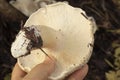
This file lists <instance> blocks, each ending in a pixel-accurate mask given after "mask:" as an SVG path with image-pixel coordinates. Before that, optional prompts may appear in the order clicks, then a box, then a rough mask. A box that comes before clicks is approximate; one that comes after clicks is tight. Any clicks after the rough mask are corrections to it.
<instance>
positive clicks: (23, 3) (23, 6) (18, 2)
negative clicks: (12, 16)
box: [10, 0, 56, 16]
mask: <svg viewBox="0 0 120 80" xmlns="http://www.w3.org/2000/svg"><path fill="white" fill-rule="evenodd" d="M55 2H56V1H55V0H11V1H10V4H11V5H12V6H13V7H15V8H16V9H18V10H19V11H21V12H22V13H23V14H25V15H26V16H30V15H31V14H32V13H33V12H35V11H36V10H38V9H39V8H41V7H44V6H45V5H47V4H52V3H55Z"/></svg>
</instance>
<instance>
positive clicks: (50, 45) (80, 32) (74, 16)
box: [11, 2, 94, 80]
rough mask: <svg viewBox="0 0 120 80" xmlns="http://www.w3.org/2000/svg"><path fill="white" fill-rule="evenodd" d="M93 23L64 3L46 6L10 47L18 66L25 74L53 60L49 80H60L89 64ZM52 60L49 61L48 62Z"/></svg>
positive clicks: (78, 9) (28, 21)
mask: <svg viewBox="0 0 120 80" xmlns="http://www.w3.org/2000/svg"><path fill="white" fill-rule="evenodd" d="M93 35H94V21H92V20H91V19H90V18H89V17H88V16H87V15H86V14H85V12H84V11H83V10H82V9H80V8H74V7H72V6H70V5H68V4H66V3H62V2H59V3H55V4H51V5H47V6H46V7H44V8H41V9H39V10H38V11H36V12H35V13H33V14H32V15H31V16H30V17H29V19H28V20H27V22H26V23H25V25H24V27H23V28H22V29H21V30H20V32H19V34H18V35H17V37H16V40H15V42H13V44H12V47H11V52H12V55H13V56H14V57H15V58H17V60H18V65H19V66H20V68H21V69H22V70H24V71H25V72H27V73H28V74H29V73H31V71H32V70H33V69H34V68H35V67H36V65H38V64H42V63H44V61H45V58H46V56H48V57H49V58H50V59H51V56H53V57H54V58H55V60H56V61H55V70H54V71H53V72H52V74H51V75H49V79H51V80H63V79H64V78H65V77H66V76H68V75H70V74H71V73H72V72H74V71H76V70H78V69H79V68H80V67H81V68H82V67H83V66H84V65H85V64H86V63H87V62H88V60H89V58H90V56H91V53H92V49H93V46H92V45H93V43H94V36H93ZM51 60H52V59H51Z"/></svg>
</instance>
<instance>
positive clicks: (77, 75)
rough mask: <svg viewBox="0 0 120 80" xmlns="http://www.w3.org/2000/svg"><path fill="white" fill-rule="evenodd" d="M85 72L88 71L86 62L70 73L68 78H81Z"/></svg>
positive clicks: (70, 79) (72, 79)
mask: <svg viewBox="0 0 120 80" xmlns="http://www.w3.org/2000/svg"><path fill="white" fill-rule="evenodd" d="M87 72H88V65H87V64H86V65H85V66H84V67H83V68H81V69H79V70H77V71H75V72H74V73H72V74H71V75H70V76H69V78H68V80H83V79H84V77H85V76H86V75H87Z"/></svg>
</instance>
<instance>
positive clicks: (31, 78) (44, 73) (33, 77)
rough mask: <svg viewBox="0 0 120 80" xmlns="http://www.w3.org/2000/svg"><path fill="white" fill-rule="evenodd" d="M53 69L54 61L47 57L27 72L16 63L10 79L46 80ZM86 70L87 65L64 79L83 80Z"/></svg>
mask: <svg viewBox="0 0 120 80" xmlns="http://www.w3.org/2000/svg"><path fill="white" fill-rule="evenodd" d="M54 70H55V61H51V59H50V58H49V57H48V58H47V59H45V61H44V62H43V63H41V64H39V65H37V66H36V67H35V68H33V69H32V70H31V71H30V72H29V73H28V74H27V73H25V72H24V71H23V70H21V68H20V67H19V65H18V64H16V65H15V67H14V70H13V72H12V78H11V80H48V77H49V75H50V74H51V73H52V72H54ZM87 72H88V66H87V65H85V66H84V67H83V68H81V69H79V70H77V71H75V72H74V73H72V74H71V75H70V76H68V77H66V79H65V80H83V79H84V77H85V76H86V74H87Z"/></svg>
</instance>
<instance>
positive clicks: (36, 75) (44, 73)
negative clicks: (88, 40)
mask: <svg viewBox="0 0 120 80" xmlns="http://www.w3.org/2000/svg"><path fill="white" fill-rule="evenodd" d="M54 68H55V60H54V59H50V58H48V57H47V58H46V60H45V61H44V62H43V63H41V64H39V65H37V66H36V67H35V68H33V69H32V70H31V71H30V72H29V73H28V74H27V75H26V76H25V77H24V80H47V79H48V76H49V75H50V74H51V73H52V72H53V71H54Z"/></svg>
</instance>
